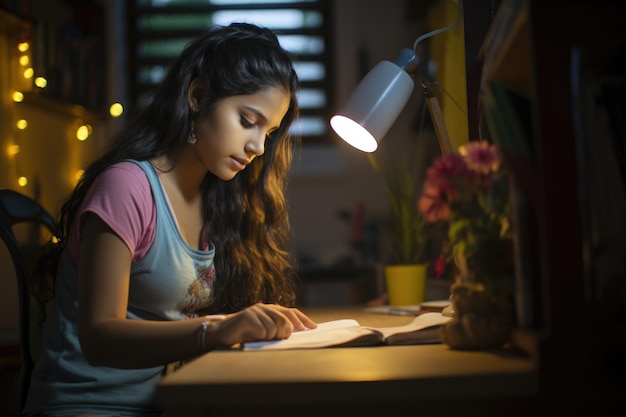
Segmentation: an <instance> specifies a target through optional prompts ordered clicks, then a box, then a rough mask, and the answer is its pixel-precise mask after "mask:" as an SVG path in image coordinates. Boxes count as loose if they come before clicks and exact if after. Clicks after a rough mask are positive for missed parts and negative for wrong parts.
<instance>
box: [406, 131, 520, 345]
mask: <svg viewBox="0 0 626 417" xmlns="http://www.w3.org/2000/svg"><path fill="white" fill-rule="evenodd" d="M508 190H509V178H508V172H507V171H506V169H505V167H504V166H503V164H502V157H501V154H500V152H499V150H498V148H497V147H496V146H494V145H491V144H489V143H488V142H480V141H472V142H470V143H468V144H467V145H464V146H462V147H460V148H459V153H452V154H445V155H442V156H440V157H438V158H436V159H435V161H434V162H433V164H432V165H431V166H430V168H429V169H428V170H427V176H426V181H425V183H424V186H423V190H422V194H421V196H420V198H419V200H418V209H419V210H420V212H421V213H422V214H423V215H424V217H425V218H426V219H427V220H428V221H429V222H433V223H436V222H448V240H449V241H448V244H449V246H450V248H451V251H450V255H451V257H452V258H453V260H454V262H455V264H456V267H457V269H458V274H457V276H456V278H455V282H454V284H453V285H452V286H451V297H450V298H451V301H452V306H453V308H454V315H455V319H454V320H451V321H450V322H449V323H448V324H447V325H446V326H444V328H443V333H442V339H443V341H444V343H447V344H449V345H450V346H451V347H455V348H465V349H470V348H482V347H495V346H498V347H499V346H502V345H504V344H505V343H506V341H507V340H508V331H509V328H510V326H511V324H512V321H513V311H514V308H513V302H512V296H513V282H514V281H513V276H514V272H513V271H514V270H513V245H512V239H511V222H510V216H511V207H510V201H509V193H508Z"/></svg>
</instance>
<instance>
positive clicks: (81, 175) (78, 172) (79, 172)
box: [73, 169, 85, 186]
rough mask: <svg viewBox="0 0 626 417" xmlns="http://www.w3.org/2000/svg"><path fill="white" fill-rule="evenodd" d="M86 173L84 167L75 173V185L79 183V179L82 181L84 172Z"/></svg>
mask: <svg viewBox="0 0 626 417" xmlns="http://www.w3.org/2000/svg"><path fill="white" fill-rule="evenodd" d="M84 173H85V170H84V169H79V170H77V171H76V172H75V173H74V178H73V183H74V186H76V184H78V181H80V179H81V178H82V177H83V174H84Z"/></svg>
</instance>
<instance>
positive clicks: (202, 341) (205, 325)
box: [198, 314, 226, 353]
mask: <svg viewBox="0 0 626 417" xmlns="http://www.w3.org/2000/svg"><path fill="white" fill-rule="evenodd" d="M225 317H226V316H225V315H223V314H213V315H209V316H204V319H205V320H204V321H203V322H202V325H201V326H202V327H200V332H199V333H198V347H199V348H200V352H202V353H205V352H207V351H208V349H207V347H206V333H207V330H208V329H209V326H210V325H211V323H213V322H214V321H217V320H223V319H224V318H225Z"/></svg>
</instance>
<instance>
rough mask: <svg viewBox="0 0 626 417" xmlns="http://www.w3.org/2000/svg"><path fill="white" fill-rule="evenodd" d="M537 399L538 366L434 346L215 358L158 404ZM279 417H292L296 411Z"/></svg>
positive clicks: (160, 394) (349, 313)
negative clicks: (284, 416)
mask: <svg viewBox="0 0 626 417" xmlns="http://www.w3.org/2000/svg"><path fill="white" fill-rule="evenodd" d="M303 311H305V312H306V313H307V314H309V316H310V317H311V318H313V319H314V320H316V321H318V322H322V321H327V320H331V319H338V318H354V319H356V320H358V321H359V323H360V324H362V325H369V326H376V327H385V326H396V325H401V324H405V323H408V322H409V321H410V320H411V319H412V318H411V317H402V316H390V315H381V314H371V313H365V312H364V311H363V308H361V307H351V308H343V307H340V308H320V309H306V308H303ZM536 391H537V381H536V375H535V366H534V364H533V361H532V360H531V359H529V358H526V357H524V356H521V355H519V354H516V353H514V352H502V351H499V352H484V351H476V352H465V351H453V350H450V349H449V348H448V347H447V346H445V345H441V344H434V345H415V346H376V347H357V348H325V349H303V350H283V351H261V352H259V351H255V352H244V351H214V352H210V353H207V354H206V355H203V356H202V357H200V358H198V359H196V360H194V361H193V362H191V363H189V364H187V365H185V366H184V367H182V368H181V369H179V370H178V371H176V372H174V373H173V374H170V375H168V376H166V377H165V378H163V380H162V382H161V383H160V385H159V387H158V389H157V402H158V403H159V404H160V405H162V406H164V407H166V409H176V410H178V411H179V412H182V411H181V410H182V409H185V415H187V416H191V415H203V414H201V413H198V414H194V413H192V412H191V410H192V409H193V410H196V411H197V410H199V409H205V408H206V409H210V410H211V415H221V414H220V412H219V410H222V412H223V414H224V415H236V414H237V413H236V412H233V409H238V410H240V411H241V415H243V414H246V413H249V412H252V411H251V410H254V409H256V408H257V407H259V406H264V407H272V412H273V413H274V414H275V415H276V414H280V413H279V412H278V413H277V412H276V410H277V409H279V408H280V407H284V408H285V410H287V409H288V408H289V407H292V406H294V405H299V406H306V407H313V408H315V409H317V407H318V406H319V405H320V404H325V405H333V408H332V409H334V410H337V409H340V408H341V407H340V408H337V407H336V406H337V405H348V404H357V403H358V404H359V405H360V406H363V407H365V408H366V409H370V410H373V409H375V408H376V407H375V405H377V404H400V403H402V404H410V403H413V402H415V401H419V402H420V403H421V405H422V406H423V405H424V404H425V403H426V402H429V401H430V402H432V401H435V402H437V403H438V402H439V401H443V402H446V403H448V402H450V401H451V400H452V399H472V400H475V399H476V398H483V399H494V398H496V399H510V398H527V397H530V396H532V395H534V394H535V393H536ZM368 404H370V405H371V407H370V406H368ZM279 406H280V407H279ZM350 407H352V406H350ZM385 410H387V405H385ZM376 413H378V411H376ZM284 414H285V415H287V414H290V415H293V409H292V410H291V412H290V413H289V412H287V411H285V413H284ZM324 414H325V415H328V413H326V412H324ZM360 414H363V413H360ZM173 415H176V413H175V414H173ZM372 415H374V414H372Z"/></svg>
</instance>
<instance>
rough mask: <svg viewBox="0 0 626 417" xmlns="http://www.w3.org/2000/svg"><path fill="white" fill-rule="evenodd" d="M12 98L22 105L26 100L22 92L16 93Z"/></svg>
mask: <svg viewBox="0 0 626 417" xmlns="http://www.w3.org/2000/svg"><path fill="white" fill-rule="evenodd" d="M11 98H12V99H13V101H14V102H16V103H21V102H22V101H23V100H24V94H23V93H22V92H21V91H14V92H13V95H12V96H11Z"/></svg>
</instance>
